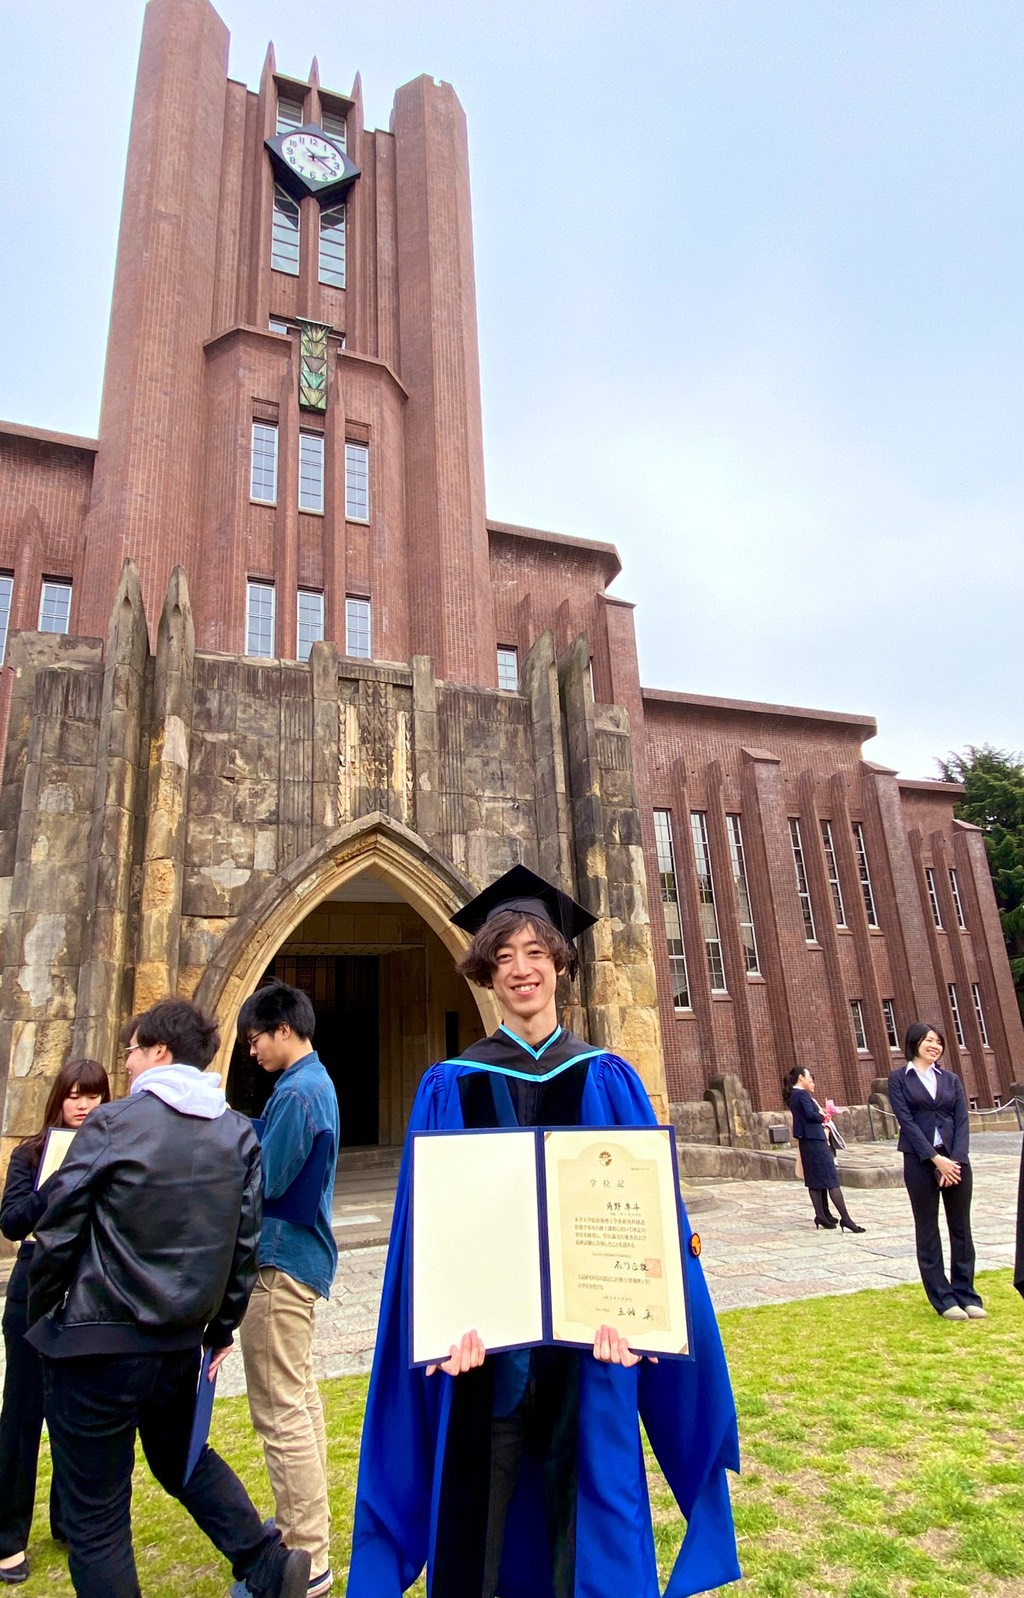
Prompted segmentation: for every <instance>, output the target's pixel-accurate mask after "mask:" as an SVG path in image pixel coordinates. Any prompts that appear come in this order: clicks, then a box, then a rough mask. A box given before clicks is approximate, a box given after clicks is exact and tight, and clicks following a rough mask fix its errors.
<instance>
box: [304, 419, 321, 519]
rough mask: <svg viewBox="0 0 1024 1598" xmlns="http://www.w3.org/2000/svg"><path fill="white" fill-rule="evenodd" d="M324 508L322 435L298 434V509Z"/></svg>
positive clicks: (312, 509)
mask: <svg viewBox="0 0 1024 1598" xmlns="http://www.w3.org/2000/svg"><path fill="white" fill-rule="evenodd" d="M323 508H324V435H323V434H322V433H300V434H299V509H300V510H308V511H322V510H323Z"/></svg>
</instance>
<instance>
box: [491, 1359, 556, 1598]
mask: <svg viewBox="0 0 1024 1598" xmlns="http://www.w3.org/2000/svg"><path fill="white" fill-rule="evenodd" d="M567 1356H568V1360H569V1361H573V1362H574V1363H572V1364H568V1363H567ZM576 1361H578V1356H575V1355H574V1354H573V1353H572V1352H571V1351H569V1350H566V1349H551V1348H540V1349H534V1350H533V1351H532V1353H531V1355H530V1373H529V1377H528V1378H527V1383H526V1390H525V1392H524V1393H523V1396H522V1398H521V1399H520V1401H519V1403H518V1404H517V1405H516V1407H515V1409H514V1410H513V1411H512V1413H511V1414H509V1415H500V1416H499V1415H495V1416H492V1418H491V1473H490V1491H489V1494H488V1505H487V1542H486V1547H485V1551H484V1579H483V1587H482V1598H494V1594H495V1592H496V1591H497V1585H498V1575H499V1571H500V1568H501V1556H502V1551H503V1548H504V1542H505V1520H506V1517H507V1515H508V1509H509V1505H510V1504H511V1502H512V1498H513V1496H514V1494H515V1490H516V1484H517V1482H518V1480H519V1472H520V1470H521V1468H522V1464H523V1458H524V1455H527V1454H532V1455H533V1456H534V1457H535V1458H536V1459H537V1460H539V1461H540V1462H541V1470H542V1477H543V1483H544V1516H545V1520H546V1523H547V1531H548V1541H549V1544H550V1549H551V1590H552V1594H553V1598H572V1595H573V1592H574V1590H575V1585H576V1578H575V1571H576V1495H577V1490H578V1483H577V1455H578V1433H579V1400H578V1371H577V1370H576V1368H575V1362H576ZM567 1369H568V1370H569V1371H571V1375H572V1378H573V1379H572V1380H571V1381H570V1382H568V1383H567V1381H566V1370H567Z"/></svg>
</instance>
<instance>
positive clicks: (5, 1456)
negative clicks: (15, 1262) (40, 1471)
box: [0, 1272, 64, 1559]
mask: <svg viewBox="0 0 1024 1598" xmlns="http://www.w3.org/2000/svg"><path fill="white" fill-rule="evenodd" d="M11 1286H15V1287H16V1286H17V1284H16V1282H15V1277H14V1273H13V1272H12V1275H11V1282H10V1284H9V1285H8V1297H7V1303H6V1306H5V1308H4V1323H3V1324H4V1347H5V1350H6V1354H7V1368H6V1371H5V1373H4V1402H3V1410H2V1412H0V1559H6V1558H7V1557H8V1555H10V1554H18V1553H20V1552H21V1551H22V1549H23V1548H25V1547H27V1545H28V1534H29V1531H30V1530H31V1528H32V1508H33V1505H34V1504H35V1499H36V1467H37V1465H38V1463H39V1438H40V1436H41V1434H42V1430H43V1369H42V1362H41V1361H40V1358H39V1355H38V1354H37V1353H36V1351H35V1349H34V1348H31V1347H30V1346H29V1344H28V1343H26V1342H25V1332H26V1331H27V1329H28V1326H27V1314H26V1310H27V1301H26V1300H25V1298H23V1297H20V1296H16V1297H13V1298H12V1297H11V1296H10V1287H11ZM50 1535H51V1537H59V1538H63V1537H64V1528H63V1526H62V1525H61V1517H60V1507H59V1505H58V1502H57V1492H56V1481H53V1482H51V1484H50Z"/></svg>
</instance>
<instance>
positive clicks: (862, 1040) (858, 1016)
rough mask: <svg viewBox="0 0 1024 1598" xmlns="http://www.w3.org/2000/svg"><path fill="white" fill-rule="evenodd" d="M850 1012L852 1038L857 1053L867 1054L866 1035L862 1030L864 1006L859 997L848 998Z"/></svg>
mask: <svg viewBox="0 0 1024 1598" xmlns="http://www.w3.org/2000/svg"><path fill="white" fill-rule="evenodd" d="M850 1013H851V1015H852V1016H853V1038H854V1042H855V1043H856V1045H857V1052H858V1054H867V1052H868V1037H867V1033H866V1032H865V1031H864V1006H863V1005H862V1004H861V1002H860V1000H859V999H851V1000H850Z"/></svg>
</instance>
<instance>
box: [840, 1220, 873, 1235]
mask: <svg viewBox="0 0 1024 1598" xmlns="http://www.w3.org/2000/svg"><path fill="white" fill-rule="evenodd" d="M839 1224H840V1226H841V1227H842V1229H843V1231H844V1232H864V1231H866V1230H867V1228H866V1227H863V1226H858V1225H857V1222H856V1221H848V1220H841V1221H840V1222H839Z"/></svg>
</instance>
